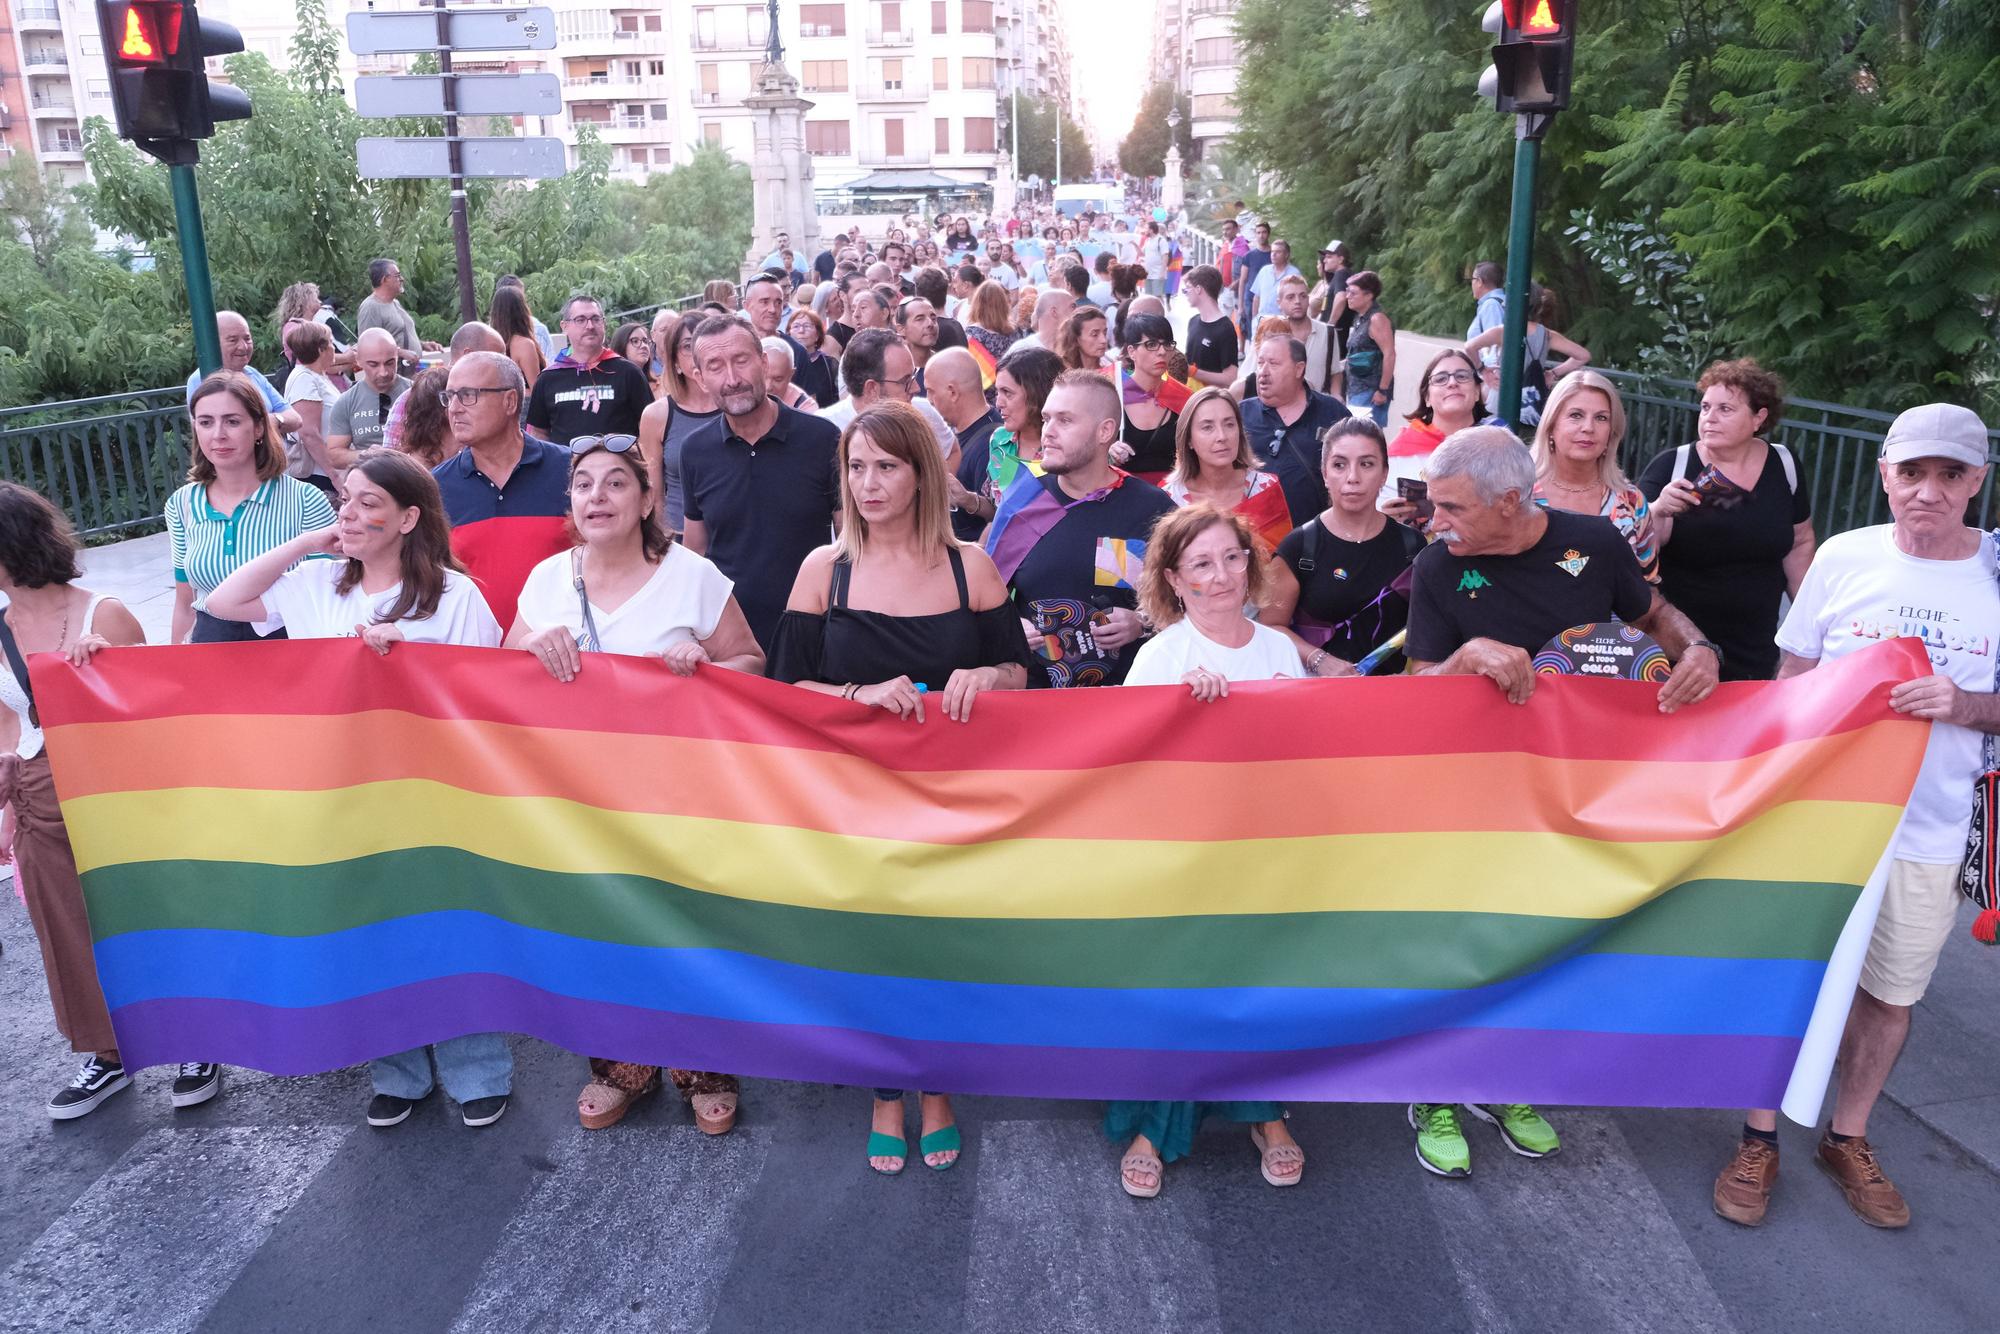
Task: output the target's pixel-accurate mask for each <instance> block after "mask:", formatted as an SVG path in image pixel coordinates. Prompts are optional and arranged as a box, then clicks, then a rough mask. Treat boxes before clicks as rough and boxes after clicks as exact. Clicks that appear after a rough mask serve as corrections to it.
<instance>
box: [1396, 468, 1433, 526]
mask: <svg viewBox="0 0 2000 1334" xmlns="http://www.w3.org/2000/svg"><path fill="white" fill-rule="evenodd" d="M1396 495H1397V496H1398V497H1400V498H1401V499H1403V500H1407V501H1409V502H1411V503H1412V504H1414V505H1415V506H1416V507H1417V517H1418V518H1420V519H1422V520H1424V521H1425V522H1429V521H1430V517H1431V516H1432V515H1433V514H1435V513H1437V506H1435V505H1433V504H1431V488H1430V483H1428V482H1425V481H1421V480H1419V479H1418V478H1415V477H1398V478H1397V479H1396Z"/></svg>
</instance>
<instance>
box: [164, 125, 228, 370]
mask: <svg viewBox="0 0 2000 1334" xmlns="http://www.w3.org/2000/svg"><path fill="white" fill-rule="evenodd" d="M167 174H168V175H169V176H170V177H171V178H172V180H173V187H174V224H175V226H176V228H177V229H178V230H179V232H180V244H181V274H182V276H183V277H184V278H185V279H186V280H187V294H188V318H189V319H191V320H193V321H194V356H195V362H196V364H197V365H199V366H200V367H201V373H202V374H203V375H209V374H211V373H213V372H215V371H219V370H221V369H222V339H221V338H220V337H219V336H218V335H217V334H216V331H215V289H214V288H213V287H212V286H211V285H210V281H209V276H208V241H207V239H206V238H205V237H203V236H202V232H201V199H200V197H199V196H197V195H196V194H195V188H194V167H193V166H192V165H191V164H188V163H178V162H177V163H175V164H173V165H172V166H170V167H168V168H167Z"/></svg>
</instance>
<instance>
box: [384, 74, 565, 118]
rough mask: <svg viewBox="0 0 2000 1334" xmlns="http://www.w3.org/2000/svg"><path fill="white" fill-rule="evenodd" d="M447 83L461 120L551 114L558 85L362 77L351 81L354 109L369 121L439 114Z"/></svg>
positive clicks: (525, 79) (475, 77) (470, 77)
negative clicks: (450, 84)
mask: <svg viewBox="0 0 2000 1334" xmlns="http://www.w3.org/2000/svg"><path fill="white" fill-rule="evenodd" d="M446 79H450V80H451V81H452V84H453V92H454V93H455V94H456V96H457V98H458V106H457V107H456V111H457V114H459V115H461V116H553V115H556V114H557V113H559V112H560V111H561V110H562V81H561V80H560V79H558V78H556V76H555V75H553V74H364V75H362V76H361V77H360V78H358V79H356V80H355V81H354V109H355V110H356V111H358V112H359V113H360V114H361V115H363V116H365V117H368V118H370V119H380V118H381V117H384V116H442V115H444V114H445V110H444V88H445V80H446Z"/></svg>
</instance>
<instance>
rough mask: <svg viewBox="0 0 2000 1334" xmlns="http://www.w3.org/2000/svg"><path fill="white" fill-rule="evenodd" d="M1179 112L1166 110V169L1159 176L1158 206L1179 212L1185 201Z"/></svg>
mask: <svg viewBox="0 0 2000 1334" xmlns="http://www.w3.org/2000/svg"><path fill="white" fill-rule="evenodd" d="M1180 127H1181V113H1180V112H1179V111H1177V110H1172V109H1169V110H1168V112H1167V169H1166V173H1165V175H1163V176H1161V178H1160V207H1161V208H1164V209H1165V210H1167V212H1169V213H1178V212H1180V209H1181V205H1182V204H1183V203H1185V202H1187V182H1186V181H1185V179H1184V178H1183V177H1182V175H1181V143H1180V134H1179V131H1180Z"/></svg>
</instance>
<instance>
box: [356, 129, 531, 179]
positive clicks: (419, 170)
mask: <svg viewBox="0 0 2000 1334" xmlns="http://www.w3.org/2000/svg"><path fill="white" fill-rule="evenodd" d="M451 142H452V141H451V140H449V139H441V138H440V139H389V138H367V139H357V140H355V142H354V160H355V164H356V166H357V167H358V168H359V169H360V175H361V178H362V179H363V180H370V181H386V180H398V179H411V178H428V177H438V176H449V175H451ZM458 145H459V154H460V163H461V165H460V173H461V174H462V175H465V176H527V177H537V178H541V177H549V176H560V175H562V174H563V172H564V170H565V162H564V157H563V144H562V140H560V139H498V138H494V139H460V140H459V141H458Z"/></svg>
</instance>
